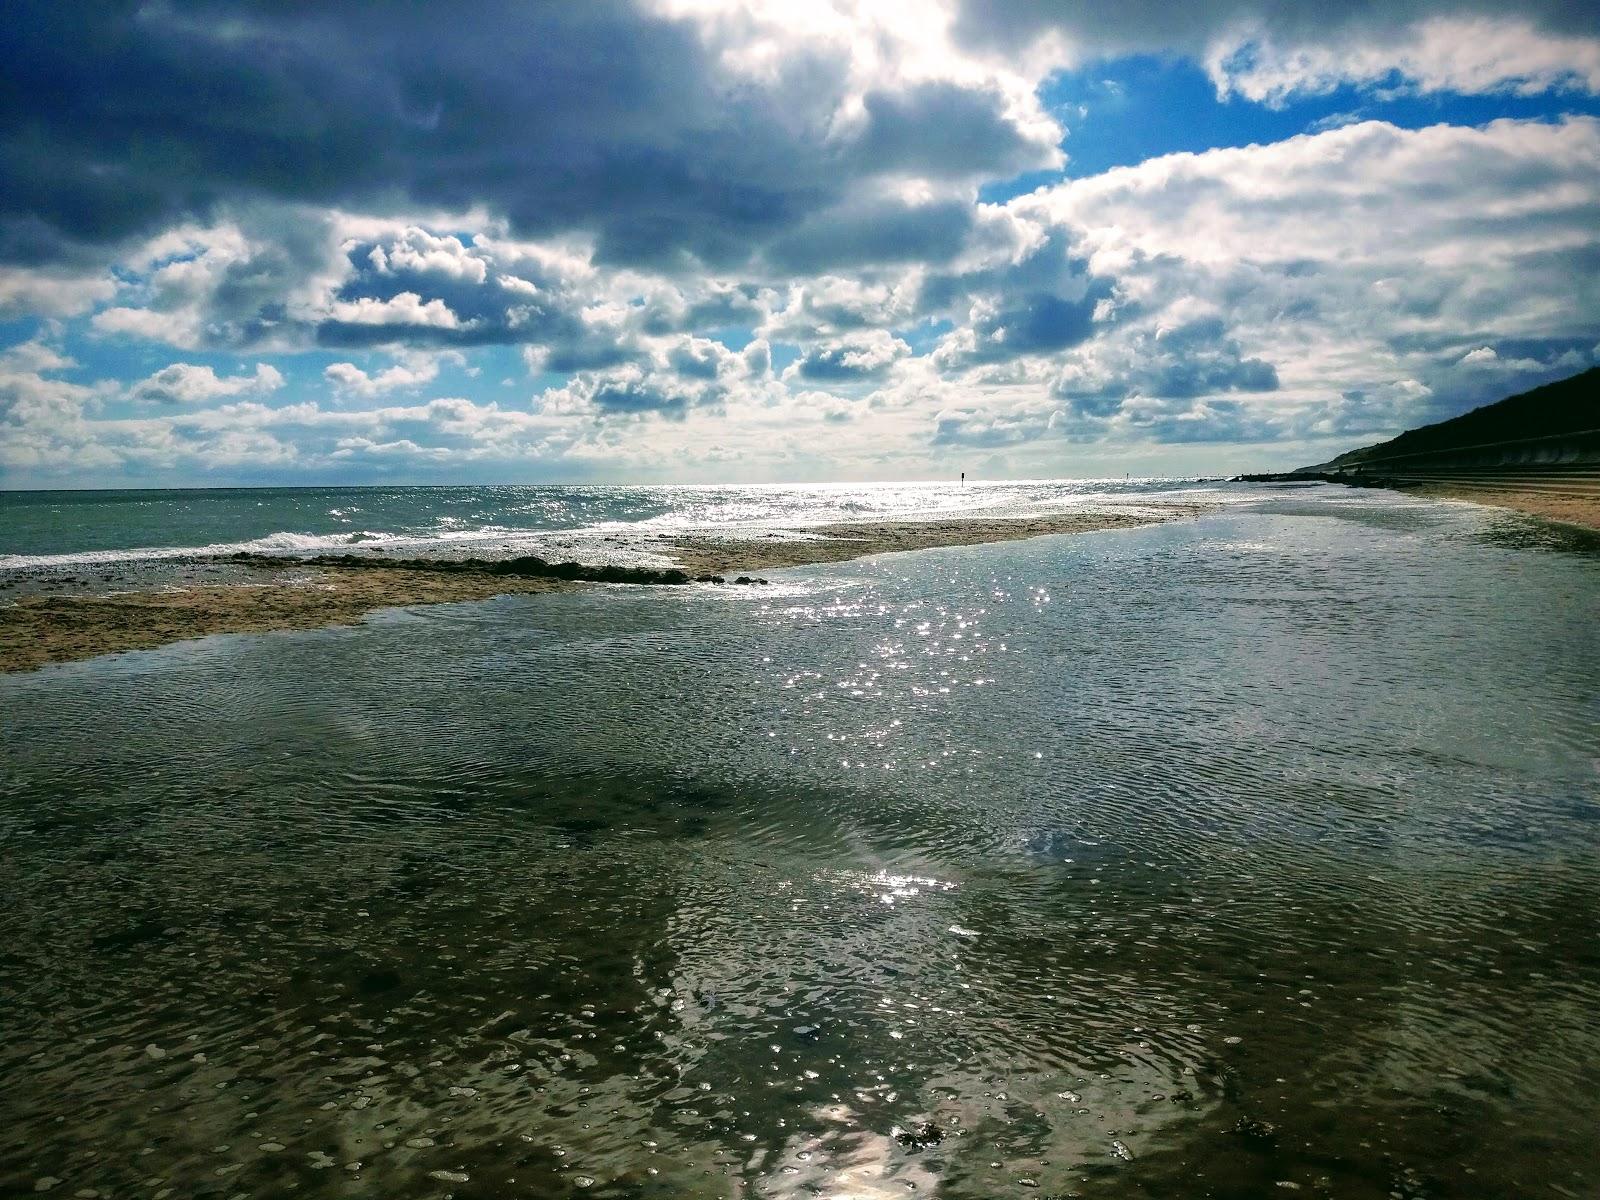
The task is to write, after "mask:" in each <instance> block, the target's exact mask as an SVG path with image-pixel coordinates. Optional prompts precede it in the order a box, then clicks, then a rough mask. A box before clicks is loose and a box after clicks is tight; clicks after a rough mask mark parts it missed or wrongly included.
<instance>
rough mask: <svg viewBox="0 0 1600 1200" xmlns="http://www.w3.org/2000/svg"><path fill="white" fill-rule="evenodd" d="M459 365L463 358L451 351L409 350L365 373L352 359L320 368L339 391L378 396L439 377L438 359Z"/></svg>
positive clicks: (439, 361) (429, 381) (420, 384)
mask: <svg viewBox="0 0 1600 1200" xmlns="http://www.w3.org/2000/svg"><path fill="white" fill-rule="evenodd" d="M445 361H449V362H453V363H455V364H457V365H460V364H461V363H463V362H464V361H465V359H464V358H463V356H462V355H461V354H459V353H457V352H455V351H445V352H443V353H440V354H422V353H409V354H402V355H400V356H399V361H398V362H396V363H395V364H394V365H393V366H390V367H385V368H384V369H383V370H381V371H377V372H373V373H369V372H367V371H363V370H362V369H361V368H360V367H358V366H356V365H355V363H350V362H336V363H330V364H329V365H328V366H326V367H324V368H323V371H322V374H323V376H324V377H325V378H327V380H328V382H330V383H332V384H333V386H334V388H335V389H336V390H338V391H340V392H344V393H349V394H353V395H357V396H378V395H382V394H383V393H385V392H392V391H397V390H401V389H404V388H414V387H421V386H422V385H423V384H425V383H432V382H433V381H434V380H435V379H437V378H438V377H439V365H440V363H441V362H445Z"/></svg>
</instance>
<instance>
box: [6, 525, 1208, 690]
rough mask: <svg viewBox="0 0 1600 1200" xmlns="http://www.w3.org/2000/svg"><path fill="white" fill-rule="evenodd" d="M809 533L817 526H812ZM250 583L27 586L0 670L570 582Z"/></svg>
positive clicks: (777, 555)
mask: <svg viewBox="0 0 1600 1200" xmlns="http://www.w3.org/2000/svg"><path fill="white" fill-rule="evenodd" d="M1205 510H1206V506H1203V505H1164V506H1162V508H1161V510H1160V511H1159V512H1156V511H1152V510H1145V511H1141V512H1139V513H1131V512H1088V513H1085V512H1073V513H1062V514H1060V515H1058V516H1047V517H1021V518H988V519H972V520H941V521H925V522H918V521H896V522H876V523H863V524H838V525H824V526H819V527H816V528H813V529H808V530H806V531H804V532H805V534H806V535H808V536H806V537H805V538H804V540H782V539H773V540H766V541H746V540H732V539H728V540H719V539H713V538H706V537H700V538H684V539H677V540H674V541H673V542H671V543H664V544H662V545H659V546H656V547H653V549H655V550H657V551H658V552H660V553H662V554H664V555H666V556H668V557H670V558H672V559H673V560H674V561H676V562H677V563H678V564H679V565H680V566H681V567H682V568H683V569H684V570H685V571H687V572H689V573H690V574H691V575H701V574H712V575H728V576H731V575H734V574H737V573H743V572H750V571H759V570H763V569H771V568H778V567H795V566H806V565H809V564H812V563H828V562H843V561H845V560H848V559H853V558H862V557H865V556H867V555H870V554H884V553H889V552H893V551H901V550H924V549H930V548H932V547H936V546H966V545H974V544H977V543H981V542H1003V541H1013V540H1016V539H1020V538H1030V537H1040V536H1043V535H1047V534H1064V533H1086V532H1090V531H1092V530H1104V529H1126V528H1132V527H1134V526H1137V525H1149V524H1154V523H1156V522H1158V521H1168V520H1177V519H1181V518H1185V517H1192V516H1196V515H1198V514H1199V513H1200V512H1202V511H1205ZM818 535H820V536H818ZM251 567H252V570H251V571H250V572H249V575H250V579H249V582H242V583H222V584H206V583H202V584H198V585H195V586H187V587H182V588H163V589H160V590H149V589H147V590H129V591H120V592H112V593H109V594H101V595H93V596H85V595H65V596H63V595H57V596H45V595H28V596H23V597H21V598H19V599H17V600H16V601H14V602H13V603H11V604H9V605H6V606H4V607H0V672H8V671H31V670H35V669H37V668H39V667H42V666H46V665H48V664H50V663H60V662H73V661H77V660H80V659H85V658H94V657H96V656H98V655H102V654H116V653H121V652H124V651H129V650H149V649H153V648H154V647H156V646H163V645H166V644H168V643H169V642H177V641H184V640H187V639H190V638H200V637H208V636H210V635H212V634H217V633H261V632H266V631H269V630H275V629H315V628H319V627H322V626H326V625H352V624H356V623H358V622H359V621H361V619H362V618H363V617H365V616H366V614H367V613H369V612H372V611H373V610H375V609H379V608H393V607H405V606H410V605H417V604H445V603H451V602H455V601H462V600H486V599H488V598H490V597H492V596H499V595H505V594H508V593H529V592H549V591H557V590H565V589H569V588H572V587H576V586H578V585H577V584H574V583H569V582H566V581H563V580H559V579H550V578H526V577H519V576H515V575H500V574H490V573H488V572H483V573H479V572H475V571H462V570H450V571H443V570H441V571H432V570H411V569H405V568H390V569H384V570H373V569H371V568H369V567H350V566H345V565H340V564H335V563H328V562H320V561H318V560H315V559H313V560H309V561H308V560H304V559H289V558H286V559H283V560H281V565H280V562H279V561H278V560H271V561H268V562H260V561H257V562H254V563H252V564H251Z"/></svg>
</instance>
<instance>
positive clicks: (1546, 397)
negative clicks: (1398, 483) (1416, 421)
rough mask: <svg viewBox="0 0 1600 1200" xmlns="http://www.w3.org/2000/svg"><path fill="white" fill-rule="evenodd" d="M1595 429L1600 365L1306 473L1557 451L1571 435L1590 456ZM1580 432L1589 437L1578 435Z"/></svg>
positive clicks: (1599, 417) (1599, 415)
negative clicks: (1466, 454)
mask: <svg viewBox="0 0 1600 1200" xmlns="http://www.w3.org/2000/svg"><path fill="white" fill-rule="evenodd" d="M1596 430H1600V367H1593V368H1590V369H1589V370H1587V371H1585V372H1583V374H1581V375H1574V376H1573V377H1572V378H1570V379H1563V380H1560V381H1559V382H1556V383H1547V384H1545V385H1544V386H1543V387H1537V388H1534V389H1533V390H1532V391H1531V392H1523V393H1522V394H1520V395H1517V396H1510V397H1507V398H1506V399H1504V400H1500V401H1497V402H1496V403H1494V404H1486V405H1484V406H1483V407H1482V408H1475V409H1473V410H1472V411H1471V412H1469V413H1464V414H1462V415H1461V416H1459V417H1452V418H1451V419H1450V420H1448V421H1440V422H1438V423H1437V424H1435V425H1424V426H1423V427H1422V428H1421V429H1411V430H1407V431H1406V432H1405V433H1402V434H1401V435H1400V436H1399V437H1396V438H1391V439H1390V440H1389V441H1387V442H1380V443H1378V444H1377V445H1376V446H1364V447H1362V448H1361V449H1359V450H1351V451H1349V452H1348V453H1346V454H1341V455H1340V456H1339V457H1338V458H1335V459H1333V460H1332V461H1330V462H1327V463H1324V464H1322V465H1320V466H1317V467H1306V468H1303V470H1306V471H1338V470H1346V471H1348V470H1352V469H1355V470H1360V469H1363V468H1366V467H1368V466H1370V467H1371V468H1372V469H1373V470H1384V469H1387V467H1388V466H1389V465H1390V464H1393V465H1395V466H1396V467H1400V466H1403V465H1414V464H1421V463H1424V462H1427V461H1430V460H1433V459H1435V458H1438V459H1448V458H1453V457H1455V456H1456V454H1457V453H1459V452H1463V451H1470V452H1471V457H1472V458H1474V459H1483V458H1486V457H1492V456H1496V455H1498V454H1500V453H1502V452H1503V453H1505V454H1507V455H1512V456H1515V455H1516V454H1518V453H1519V452H1522V451H1525V450H1527V449H1529V448H1530V447H1531V448H1536V449H1537V448H1543V449H1549V450H1556V451H1559V450H1560V449H1561V448H1562V447H1563V438H1564V437H1567V436H1570V437H1571V438H1572V439H1573V440H1572V444H1571V447H1570V449H1571V450H1573V451H1575V452H1578V453H1580V454H1582V455H1583V456H1584V457H1587V456H1588V453H1589V448H1590V447H1592V446H1593V445H1595V444H1596V437H1595V436H1594V431H1596ZM1582 434H1590V435H1591V436H1588V437H1581V436H1579V435H1582ZM1536 438H1537V439H1542V440H1543V444H1542V443H1541V442H1532V441H1530V439H1536ZM1502 443H1512V445H1506V446H1502V445H1501V444H1502Z"/></svg>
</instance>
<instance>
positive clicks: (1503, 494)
mask: <svg viewBox="0 0 1600 1200" xmlns="http://www.w3.org/2000/svg"><path fill="white" fill-rule="evenodd" d="M1391 486H1394V490H1395V491H1397V492H1402V493H1404V494H1405V495H1407V496H1420V497H1422V498H1423V499H1425V500H1459V501H1464V502H1465V503H1468V504H1478V505H1482V506H1483V507H1485V508H1502V509H1509V510H1510V511H1512V512H1519V513H1522V514H1523V515H1524V516H1529V517H1538V518H1539V519H1541V520H1544V521H1554V522H1556V523H1557V524H1561V525H1576V526H1578V527H1579V528H1580V529H1587V530H1590V531H1591V532H1595V533H1600V496H1579V495H1567V494H1552V493H1550V492H1543V491H1539V490H1536V489H1533V488H1518V487H1507V488H1503V489H1502V488H1485V487H1473V486H1470V485H1467V484H1457V483H1410V484H1404V485H1391Z"/></svg>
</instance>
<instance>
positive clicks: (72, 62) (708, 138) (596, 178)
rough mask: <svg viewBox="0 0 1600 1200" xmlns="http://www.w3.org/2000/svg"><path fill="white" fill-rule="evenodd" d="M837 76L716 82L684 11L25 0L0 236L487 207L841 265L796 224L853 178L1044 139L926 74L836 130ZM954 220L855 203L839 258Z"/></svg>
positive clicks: (602, 242)
mask: <svg viewBox="0 0 1600 1200" xmlns="http://www.w3.org/2000/svg"><path fill="white" fill-rule="evenodd" d="M844 70H845V64H843V63H841V62H838V61H834V59H833V58H831V57H829V56H826V55H823V54H822V53H821V52H820V51H807V50H805V49H804V48H798V47H797V48H795V49H794V51H793V52H792V54H791V55H790V56H789V57H788V58H787V59H786V61H785V64H784V66H783V70H782V77H781V78H780V79H779V80H778V81H777V82H776V83H774V84H772V85H771V86H770V87H761V86H754V85H750V84H748V83H747V82H733V81H729V80H728V79H727V78H726V76H725V73H724V72H723V71H722V70H721V68H720V67H719V64H718V62H717V61H716V60H715V57H714V56H713V54H712V53H711V52H709V51H708V50H707V49H706V48H705V46H704V45H703V44H702V43H701V41H700V40H699V39H698V37H697V36H696V32H695V30H694V28H693V27H692V26H691V25H689V24H688V23H685V22H673V21H667V20H664V19H659V18H655V17H652V16H649V15H646V14H643V13H641V12H639V11H638V10H637V9H635V8H633V7H632V6H630V5H627V4H622V3H618V2H616V0H589V2H586V3H583V4H516V3H510V2H509V0H507V2H499V3H497V2H494V0H481V2H478V3H473V4H461V5H449V6H442V5H440V6H435V5H413V4H398V3H395V4H353V3H352V4H344V5H321V6H312V5H293V6H285V5H275V4H265V3H262V4H240V3H229V4H221V3H207V2H191V3H167V4H160V3H146V4H137V3H131V2H122V3H118V2H116V0H94V2H92V3H70V2H55V0H52V2H38V0H20V2H19V3H15V4H12V5H10V6H8V9H7V13H6V37H5V39H4V41H3V48H0V130H3V131H4V132H3V133H0V176H3V177H4V178H5V180H6V181H7V185H6V187H5V188H4V189H0V253H3V254H5V255H7V256H8V257H10V258H11V259H13V260H27V259H35V260H50V259H59V258H61V257H62V256H63V255H66V254H68V253H69V252H70V251H71V250H72V248H73V247H74V246H82V245H87V244H105V243H110V242H116V241H118V240H119V239H124V238H127V237H130V236H132V235H136V234H144V233H149V232H151V231H153V230H156V229H159V228H162V227H164V226H166V225H169V224H171V223H173V222H175V221H178V220H180V219H182V218H186V217H199V218H202V219H203V218H205V217H206V216H207V215H208V214H211V213H213V212H215V211H217V210H218V209H219V208H220V207H221V206H226V205H232V204H237V203H241V202H246V201H250V200H260V199H268V200H275V201H286V202H304V203H308V204H313V205H323V206H329V205H339V206H345V207H353V208H359V209H361V210H363V211H369V212H381V211H385V210H398V209H400V208H404V207H406V206H415V205H418V204H421V205H428V206H436V207H439V208H443V209H447V210H463V209H466V208H469V207H471V206H473V205H480V204H481V205H483V206H485V207H487V208H488V209H489V210H490V211H492V212H495V213H497V214H499V215H502V216H504V217H507V218H508V219H509V220H510V221H511V223H512V226H513V228H514V230H515V231H516V232H517V233H518V234H519V235H526V236H536V235H545V234H550V233H552V232H556V231H563V230H575V229H576V230H587V231H589V232H591V233H593V234H594V235H595V236H596V238H597V247H598V256H597V257H598V261H601V262H613V263H629V264H648V265H652V266H656V267H669V268H670V267H676V266H683V265H688V264H690V263H691V262H692V261H698V262H699V263H701V264H711V265H717V264H738V263H741V262H744V261H746V260H747V259H748V258H749V256H750V254H751V253H752V250H753V249H755V248H758V247H759V246H761V245H763V244H765V243H767V242H769V241H773V240H775V239H779V238H780V237H782V236H784V235H787V234H794V240H793V241H791V242H789V243H788V244H787V245H786V248H785V249H784V250H783V251H782V252H781V253H780V255H779V258H780V259H781V260H782V261H784V262H786V263H789V264H792V265H797V266H798V265H802V264H804V263H808V262H817V261H821V260H823V259H827V258H834V257H836V256H834V255H831V254H829V253H826V252H824V251H823V250H822V247H821V238H820V236H816V235H813V236H810V237H808V236H807V234H806V233H805V228H806V222H807V220H808V219H809V218H811V217H814V216H815V215H816V214H819V213H821V212H823V211H824V210H826V209H829V208H830V207H833V206H836V205H838V204H839V203H841V202H842V201H843V200H844V198H845V197H847V196H848V195H849V194H850V193H851V191H852V189H853V188H854V187H855V186H856V185H857V184H859V183H860V182H861V181H862V180H864V179H868V178H871V177H874V176H877V175H879V174H881V173H884V172H898V171H904V170H909V169H915V170H918V171H921V172H923V173H926V174H928V175H930V176H932V177H941V178H949V177H957V176H966V175H969V174H970V175H985V176H987V175H1006V174H1011V173H1014V172H1015V171H1016V170H1019V169H1024V168H1026V167H1027V166H1030V165H1041V164H1043V163H1045V162H1047V161H1048V160H1049V159H1050V158H1051V156H1052V155H1053V154H1054V149H1053V147H1051V146H1049V145H1041V144H1037V143H1033V142H1030V141H1028V139H1027V137H1026V136H1024V135H1022V134H1020V133H1019V132H1018V130H1017V129H1016V128H1015V127H1014V126H1013V125H1012V124H1010V123H1009V122H1008V121H1007V120H1006V119H1005V117H1004V115H1003V113H1002V110H1001V105H1000V99H999V98H998V97H997V96H995V95H993V94H991V93H990V92H988V91H984V90H972V91H963V90H961V89H957V88H955V87H953V86H951V85H944V84H937V85H934V84H930V85H925V86H922V87H917V88H912V89H910V90H909V91H907V92H906V93H905V94H903V95H890V94H887V93H881V92H880V93H874V94H872V95H871V96H870V97H869V99H868V101H867V105H866V111H867V120H866V121H865V124H864V126H863V127H862V128H860V129H858V130H856V131H855V132H854V133H853V134H852V135H850V136H846V137H843V138H830V137H829V136H827V134H828V121H829V119H830V118H831V117H832V115H833V107H834V105H835V104H836V103H837V100H838V97H839V95H840V89H841V88H842V86H843V82H842V78H843V77H842V74H841V73H842V72H843V71H844ZM961 221H962V218H961V217H960V215H958V214H957V213H955V212H946V211H942V210H941V211H938V212H934V213H929V212H922V211H908V212H902V213H895V212H893V211H890V212H889V213H888V214H886V215H885V216H884V218H883V219H881V220H879V221H877V222H870V221H868V220H867V218H866V217H865V216H864V215H858V216H857V217H856V218H855V219H854V222H853V224H854V226H855V233H854V236H853V238H851V239H850V241H851V246H850V248H848V249H847V250H846V251H844V255H845V258H846V259H847V260H848V259H852V258H859V257H860V256H863V255H869V254H870V255H882V256H886V257H887V258H889V259H891V260H905V259H909V258H917V257H924V256H927V255H930V254H937V253H939V252H941V251H945V250H948V249H949V248H950V247H951V246H952V245H953V244H954V242H955V240H957V239H956V236H955V235H956V234H958V233H959V227H960V225H961ZM797 231H798V232H797ZM902 238H903V239H906V240H905V241H904V242H900V241H898V240H897V239H902Z"/></svg>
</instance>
